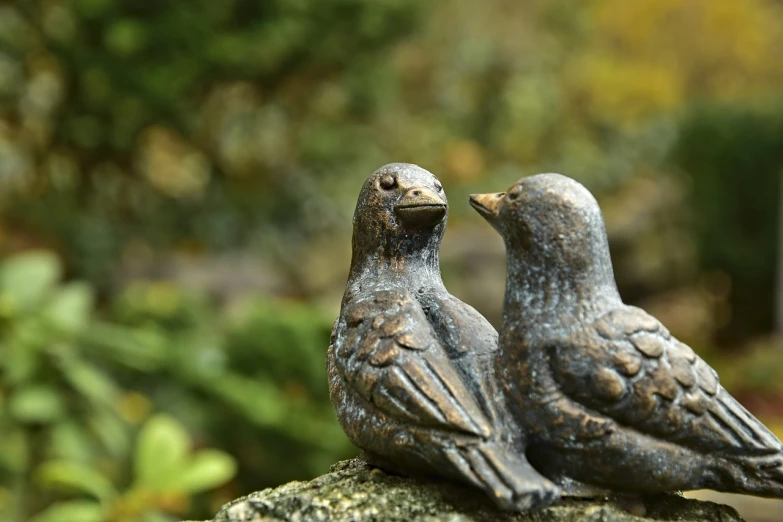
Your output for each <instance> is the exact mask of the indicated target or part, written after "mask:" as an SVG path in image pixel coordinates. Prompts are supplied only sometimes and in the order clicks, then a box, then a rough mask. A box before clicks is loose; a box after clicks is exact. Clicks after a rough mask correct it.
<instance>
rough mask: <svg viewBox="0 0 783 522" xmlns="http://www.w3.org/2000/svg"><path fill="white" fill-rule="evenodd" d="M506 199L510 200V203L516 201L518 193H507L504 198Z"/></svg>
mask: <svg viewBox="0 0 783 522" xmlns="http://www.w3.org/2000/svg"><path fill="white" fill-rule="evenodd" d="M506 197H507V198H508V199H510V200H511V201H514V200H516V199H518V198H519V192H517V191H514V192H509V193H508V196H506Z"/></svg>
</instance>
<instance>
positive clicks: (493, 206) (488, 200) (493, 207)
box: [470, 192, 506, 228]
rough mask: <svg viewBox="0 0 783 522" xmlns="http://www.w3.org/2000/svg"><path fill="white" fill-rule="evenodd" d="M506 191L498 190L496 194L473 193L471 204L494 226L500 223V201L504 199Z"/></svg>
mask: <svg viewBox="0 0 783 522" xmlns="http://www.w3.org/2000/svg"><path fill="white" fill-rule="evenodd" d="M505 195H506V193H505V192H497V193H495V194H471V195H470V206H471V207H473V208H474V209H476V212H478V213H479V214H481V217H483V218H484V219H486V220H487V221H488V222H489V224H490V225H492V226H493V227H494V228H497V227H498V224H499V221H500V220H499V217H498V216H499V212H500V202H501V201H503V196H505Z"/></svg>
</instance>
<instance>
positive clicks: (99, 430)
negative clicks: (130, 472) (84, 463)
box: [88, 413, 131, 458]
mask: <svg viewBox="0 0 783 522" xmlns="http://www.w3.org/2000/svg"><path fill="white" fill-rule="evenodd" d="M88 425H89V426H90V428H91V430H92V431H93V432H94V433H95V434H96V435H97V436H98V438H99V439H100V440H101V442H102V443H103V445H104V446H105V447H106V449H107V450H109V453H111V454H112V455H113V456H115V457H118V458H122V457H124V456H125V455H127V454H128V452H129V450H130V445H131V441H130V434H129V432H128V426H127V424H125V423H124V422H123V421H122V420H121V419H120V418H119V417H118V416H117V415H116V414H114V413H96V414H95V415H94V416H92V417H91V418H90V419H89V420H88Z"/></svg>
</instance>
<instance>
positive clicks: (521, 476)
mask: <svg viewBox="0 0 783 522" xmlns="http://www.w3.org/2000/svg"><path fill="white" fill-rule="evenodd" d="M447 214H448V207H447V201H446V195H445V194H444V192H443V188H442V186H441V184H440V183H439V182H438V180H437V178H435V176H433V175H432V174H431V173H429V172H427V171H426V170H424V169H422V168H419V167H417V166H415V165H409V164H402V163H395V164H391V165H386V166H385V167H382V168H380V169H378V170H377V171H376V172H375V173H373V174H372V175H371V176H370V177H369V179H367V181H366V182H365V183H364V186H363V187H362V190H361V193H360V195H359V201H358V204H357V207H356V212H355V214H354V229H353V257H352V261H351V268H350V273H349V277H348V283H347V286H346V290H345V295H344V297H343V302H342V309H341V311H340V316H339V318H338V319H337V321H336V323H335V326H334V330H333V333H332V341H331V345H330V347H329V352H328V357H327V367H328V373H329V390H330V396H331V399H332V403H333V404H334V407H335V409H336V410H337V415H338V418H339V420H340V423H341V425H342V427H343V429H344V430H345V432H346V433H347V434H348V436H349V438H350V439H351V441H353V443H354V444H356V445H357V446H359V447H360V448H362V449H363V450H364V451H365V454H366V458H367V460H368V461H370V462H371V463H372V464H374V465H377V466H379V467H382V468H384V469H386V470H389V471H392V472H396V473H400V474H427V475H436V476H446V477H451V478H454V479H458V480H461V481H463V482H466V483H468V484H472V485H474V486H476V487H478V488H481V489H482V490H483V491H485V492H486V493H487V494H488V495H489V496H490V497H491V498H492V499H493V500H494V501H495V502H496V504H497V505H498V506H500V507H502V508H506V509H513V510H523V509H527V508H529V507H532V506H535V505H542V504H548V503H551V502H553V501H554V500H555V499H556V498H558V496H559V489H558V488H557V487H556V486H554V484H552V483H551V482H549V481H548V480H546V479H545V478H543V477H542V476H541V475H539V474H538V473H537V472H536V471H535V470H534V469H533V468H532V467H530V465H529V464H528V463H527V461H526V460H525V459H524V456H523V455H522V454H520V453H518V452H517V451H516V443H514V441H513V440H512V439H513V436H514V435H515V434H516V433H518V430H516V429H514V428H513V427H511V426H507V425H505V424H504V421H505V420H506V419H509V417H508V415H506V408H505V407H504V406H503V402H502V398H503V395H502V393H501V392H500V390H499V389H498V387H497V384H496V379H495V377H494V371H493V369H494V365H495V355H496V353H497V332H496V331H495V330H494V328H493V327H492V326H491V325H490V324H489V323H488V322H487V320H486V319H484V317H482V316H481V315H480V314H479V313H478V312H476V310H474V309H473V308H471V307H470V306H468V305H467V304H465V303H463V302H461V301H460V300H459V299H457V298H456V297H454V296H452V295H451V294H449V292H448V291H447V290H446V288H445V287H444V285H443V281H442V280H441V275H440V267H439V250H440V242H441V238H442V237H443V232H444V230H445V228H446V221H447Z"/></svg>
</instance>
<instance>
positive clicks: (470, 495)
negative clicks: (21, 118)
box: [213, 459, 742, 522]
mask: <svg viewBox="0 0 783 522" xmlns="http://www.w3.org/2000/svg"><path fill="white" fill-rule="evenodd" d="M282 521H285V522H326V521H335V522H340V521H350V522H375V521H378V522H381V521H383V522H398V521H399V522H412V521H423V522H490V521H492V522H742V518H741V517H740V516H739V515H738V514H737V512H736V511H734V509H732V508H730V507H728V506H722V505H720V504H714V503H712V502H700V501H697V500H689V499H685V498H683V497H681V496H678V495H655V496H650V497H644V498H638V499H620V498H617V499H598V500H577V499H564V500H563V501H561V502H560V503H558V504H557V505H555V506H552V507H549V508H546V509H543V510H540V511H534V512H530V513H508V512H503V511H498V510H497V509H496V508H495V507H494V506H493V505H492V503H491V502H490V501H489V499H487V498H486V497H484V496H483V494H482V493H481V492H479V491H476V490H473V489H470V488H468V487H465V486H461V485H459V484H453V483H451V482H446V481H438V480H425V479H414V478H406V477H400V476H395V475H390V474H388V473H385V472H384V471H382V470H380V469H377V468H373V467H371V466H369V465H368V464H366V463H365V462H364V461H363V460H360V459H353V460H348V461H343V462H339V463H337V464H335V465H334V466H332V468H331V470H330V471H329V473H327V474H325V475H322V476H320V477H318V478H316V479H314V480H311V481H309V482H290V483H288V484H285V485H282V486H279V487H277V488H270V489H265V490H263V491H258V492H256V493H251V494H250V495H247V496H245V497H242V498H239V499H237V500H235V501H233V502H231V503H229V504H226V505H225V506H223V508H222V509H221V510H220V512H219V513H218V514H217V516H216V517H215V519H214V520H213V522H282Z"/></svg>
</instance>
